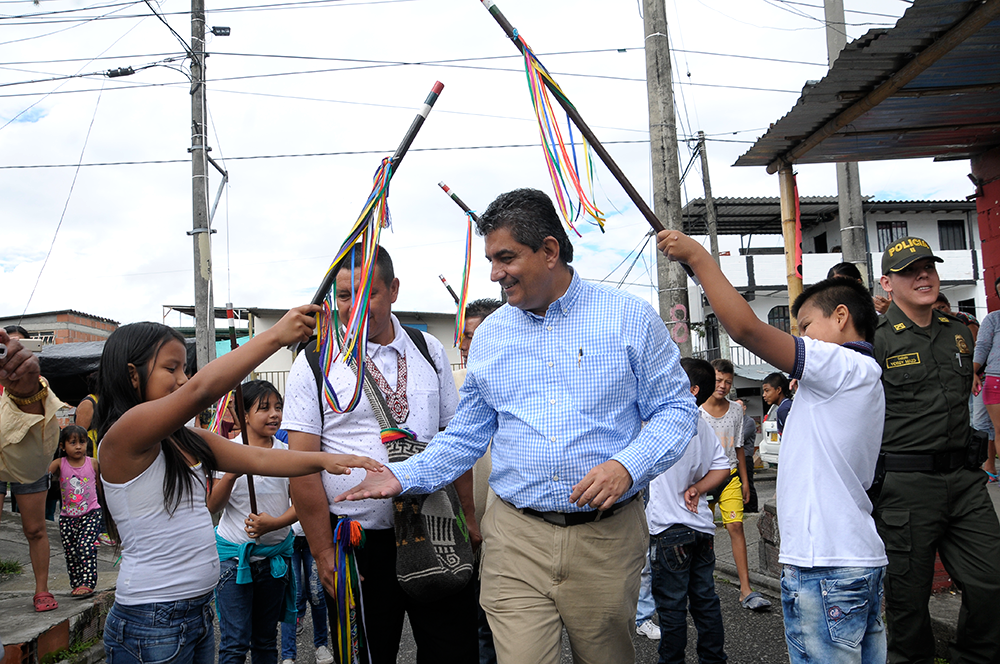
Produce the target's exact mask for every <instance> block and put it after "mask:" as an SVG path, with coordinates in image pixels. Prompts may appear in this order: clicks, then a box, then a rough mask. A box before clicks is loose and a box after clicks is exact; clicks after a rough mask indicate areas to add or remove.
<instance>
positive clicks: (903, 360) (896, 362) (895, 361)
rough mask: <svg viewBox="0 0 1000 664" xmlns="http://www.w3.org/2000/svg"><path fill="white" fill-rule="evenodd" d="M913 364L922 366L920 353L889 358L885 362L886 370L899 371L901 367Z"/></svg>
mask: <svg viewBox="0 0 1000 664" xmlns="http://www.w3.org/2000/svg"><path fill="white" fill-rule="evenodd" d="M911 364H920V353H903V354H902V355H893V356H892V357H887V358H886V360H885V368H886V369H898V368H900V367H908V366H910V365H911Z"/></svg>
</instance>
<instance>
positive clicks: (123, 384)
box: [97, 323, 217, 521]
mask: <svg viewBox="0 0 1000 664" xmlns="http://www.w3.org/2000/svg"><path fill="white" fill-rule="evenodd" d="M171 340H176V341H179V342H181V343H182V344H183V343H184V337H183V336H181V334H180V333H179V332H177V331H176V330H174V329H173V328H170V327H167V326H166V325H161V324H159V323H131V324H129V325H124V326H122V327H120V328H118V329H117V330H115V331H114V333H112V335H111V336H110V337H108V340H107V342H106V343H105V344H104V352H103V353H102V354H101V368H100V371H99V373H98V386H97V391H98V396H99V398H98V400H97V421H98V422H100V428H99V429H98V432H97V435H98V440H99V441H100V440H101V439H103V438H104V434H106V433H107V432H108V430H109V429H110V428H111V427H112V426H113V425H114V424H115V422H117V421H118V420H119V418H121V416H122V415H124V414H125V413H126V411H128V410H129V409H130V408H133V407H134V406H138V405H139V404H141V403H143V402H144V401H146V381H147V380H148V378H149V375H148V373H149V366H150V363H151V362H152V361H153V359H155V358H156V355H157V353H159V351H160V348H162V347H163V344H165V343H167V342H168V341H171ZM185 348H186V345H185ZM129 364H131V365H132V366H134V367H135V370H136V372H137V373H138V374H139V389H138V390H136V388H134V387H133V386H132V379H131V377H130V376H129V369H128V365H129ZM126 435H127V434H126ZM98 446H100V443H98ZM160 447H161V449H162V450H163V457H164V460H165V461H166V472H165V474H164V478H163V495H164V503H165V505H166V507H167V511H168V512H170V513H173V511H174V510H175V509H177V506H178V505H180V502H181V499H182V497H183V496H187V498H188V500H191V501H193V500H194V497H195V493H196V492H195V488H194V479H195V472H196V471H195V470H194V469H193V468H191V467H190V466H188V463H187V461H186V460H185V458H184V453H185V452H186V453H187V454H188V456H190V457H191V458H193V459H194V460H195V461H196V462H201V471H200V472H201V473H202V474H203V475H204V476H205V482H206V484H208V482H209V481H210V479H211V477H212V473H213V472H214V471H215V470H216V469H217V465H216V461H215V455H214V454H213V453H212V449H211V448H210V447H209V446H208V443H206V442H205V441H204V440H202V438H201V437H200V436H198V435H197V434H196V433H194V432H192V431H190V430H188V428H187V427H186V426H182V427H181V428H179V429H177V431H174V432H173V433H172V434H170V435H169V436H167V437H166V438H165V439H163V440H162V441H161V442H160ZM202 497H203V496H202ZM105 513H106V514H110V512H109V510H107V509H106V510H105ZM109 521H110V519H109Z"/></svg>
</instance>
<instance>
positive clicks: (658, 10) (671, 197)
mask: <svg viewBox="0 0 1000 664" xmlns="http://www.w3.org/2000/svg"><path fill="white" fill-rule="evenodd" d="M642 5H643V6H642V9H643V13H642V17H643V20H642V24H643V31H644V32H645V35H646V38H645V46H646V94H647V97H648V103H649V148H650V159H651V160H652V176H653V209H654V210H655V211H656V216H657V217H659V218H661V219H665V220H666V223H665V224H663V225H664V226H665V227H666V228H670V229H676V230H682V229H683V224H682V222H681V184H680V162H679V161H678V156H677V126H676V117H677V116H676V113H675V112H674V93H673V72H672V71H671V68H670V44H669V41H668V39H667V7H666V4H665V3H664V1H663V0H643V3H642ZM647 219H648V217H647ZM653 229H654V230H656V231H660V230H663V229H662V228H657V227H656V225H655V224H654V225H653ZM656 271H657V282H658V288H659V305H660V318H662V319H663V321H664V322H665V323H666V325H667V329H668V330H670V336H671V338H673V340H674V343H676V344H677V348H678V349H679V350H680V353H681V356H682V357H690V356H691V350H692V343H691V331H690V323H691V315H690V307H689V304H688V289H687V278H686V277H685V276H684V272H683V271H682V268H681V266H680V264H678V263H676V262H673V261H668V260H667V257H666V256H664V255H663V253H662V252H659V251H657V252H656Z"/></svg>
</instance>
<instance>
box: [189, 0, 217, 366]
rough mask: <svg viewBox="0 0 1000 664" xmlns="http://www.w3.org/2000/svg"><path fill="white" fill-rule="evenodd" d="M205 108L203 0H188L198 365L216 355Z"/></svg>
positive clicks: (202, 364) (192, 234)
mask: <svg viewBox="0 0 1000 664" xmlns="http://www.w3.org/2000/svg"><path fill="white" fill-rule="evenodd" d="M205 120H206V112H205V0H191V148H190V149H189V152H190V153H191V202H192V212H193V228H192V230H191V231H190V233H189V235H191V236H192V238H193V240H194V325H195V348H196V352H197V358H198V368H199V369H201V368H203V367H204V366H205V365H206V364H208V363H209V362H210V361H212V360H213V359H215V303H214V302H213V297H212V230H211V225H210V223H209V213H208V140H207V123H206V121H205Z"/></svg>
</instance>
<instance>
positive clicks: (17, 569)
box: [0, 558, 24, 576]
mask: <svg viewBox="0 0 1000 664" xmlns="http://www.w3.org/2000/svg"><path fill="white" fill-rule="evenodd" d="M23 569H24V567H23V565H21V563H20V562H18V561H17V560H6V559H4V558H0V576H9V575H12V574H20V573H21V572H22V571H23Z"/></svg>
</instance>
